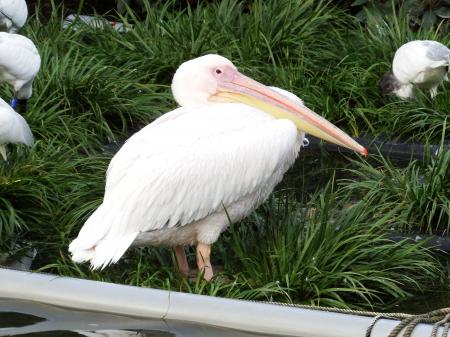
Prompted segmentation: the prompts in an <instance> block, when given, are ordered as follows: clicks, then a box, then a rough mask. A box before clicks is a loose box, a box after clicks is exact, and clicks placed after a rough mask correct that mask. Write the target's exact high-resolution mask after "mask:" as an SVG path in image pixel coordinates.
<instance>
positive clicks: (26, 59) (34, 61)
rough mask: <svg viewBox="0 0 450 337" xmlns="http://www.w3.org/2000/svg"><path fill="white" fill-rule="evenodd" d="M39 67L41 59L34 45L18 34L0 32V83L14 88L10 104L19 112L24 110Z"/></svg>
mask: <svg viewBox="0 0 450 337" xmlns="http://www.w3.org/2000/svg"><path fill="white" fill-rule="evenodd" d="M40 67H41V57H40V56H39V52H38V50H37V49H36V46H35V45H34V43H33V42H32V41H31V40H30V39H28V38H26V37H25V36H22V35H19V34H8V33H4V32H0V82H6V83H9V84H10V85H12V87H13V88H14V99H13V101H12V103H11V105H12V107H13V108H14V109H16V108H17V110H18V111H19V112H23V111H25V109H26V105H27V100H28V99H29V98H30V97H31V95H32V86H33V80H34V78H35V77H36V75H37V73H38V72H39V68H40Z"/></svg>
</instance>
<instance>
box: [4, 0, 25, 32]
mask: <svg viewBox="0 0 450 337" xmlns="http://www.w3.org/2000/svg"><path fill="white" fill-rule="evenodd" d="M27 16H28V8H27V3H26V2H25V0H0V27H1V28H2V30H5V31H7V32H8V33H16V32H17V31H18V30H19V29H20V28H22V26H23V25H24V24H25V21H27Z"/></svg>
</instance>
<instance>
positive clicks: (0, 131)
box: [0, 98, 33, 146]
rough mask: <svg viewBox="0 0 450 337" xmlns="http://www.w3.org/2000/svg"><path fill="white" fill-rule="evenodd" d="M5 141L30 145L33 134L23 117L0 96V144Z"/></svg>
mask: <svg viewBox="0 0 450 337" xmlns="http://www.w3.org/2000/svg"><path fill="white" fill-rule="evenodd" d="M7 143H22V144H26V145H29V146H31V145H32V144H33V134H32V133H31V130H30V127H29V126H28V124H27V122H26V121H25V119H24V118H23V117H22V116H21V115H19V114H18V113H17V112H15V111H14V110H13V108H11V107H10V106H9V105H8V103H6V102H5V101H4V100H2V99H1V98H0V145H2V144H7Z"/></svg>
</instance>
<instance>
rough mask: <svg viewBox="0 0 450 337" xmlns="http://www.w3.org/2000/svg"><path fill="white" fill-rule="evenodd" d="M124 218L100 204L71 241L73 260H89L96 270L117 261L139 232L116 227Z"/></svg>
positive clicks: (70, 249)
mask: <svg viewBox="0 0 450 337" xmlns="http://www.w3.org/2000/svg"><path fill="white" fill-rule="evenodd" d="M122 221H123V218H121V217H120V215H118V214H117V212H112V211H111V207H108V206H107V205H105V204H102V205H100V207H98V208H97V210H96V211H95V212H94V213H93V214H92V215H91V216H90V217H89V219H88V220H87V221H86V223H85V224H84V226H83V228H81V230H80V233H79V234H78V237H77V238H76V239H75V240H73V241H72V242H71V243H70V245H69V252H70V253H71V254H72V260H73V261H74V262H76V263H81V262H87V261H90V262H91V266H92V268H93V269H98V268H104V267H106V266H107V265H109V264H111V263H115V262H117V260H119V259H120V257H121V256H122V255H123V254H124V253H125V251H126V250H127V249H128V247H130V246H131V244H132V243H133V241H134V239H135V238H136V237H137V235H138V234H139V232H138V231H136V232H132V233H124V232H122V231H120V230H117V228H118V227H119V226H118V224H120V223H121V222H122Z"/></svg>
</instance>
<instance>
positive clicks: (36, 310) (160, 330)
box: [0, 299, 267, 337]
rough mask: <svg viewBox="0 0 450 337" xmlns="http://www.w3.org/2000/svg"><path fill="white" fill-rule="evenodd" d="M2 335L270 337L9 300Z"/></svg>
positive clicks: (3, 305) (1, 313)
mask: <svg viewBox="0 0 450 337" xmlns="http://www.w3.org/2000/svg"><path fill="white" fill-rule="evenodd" d="M149 305H151V304H149ZM0 336H20V337H25V336H26V337H63V336H64V337H75V336H86V337H194V336H195V337H212V336H214V337H263V336H265V337H267V336H266V335H260V334H252V333H246V332H241V331H237V330H233V329H224V328H218V327H211V326H205V325H196V324H191V323H186V322H179V321H169V320H162V319H139V318H132V317H124V316H118V315H110V314H103V313H97V312H88V311H76V310H68V309H64V308H59V307H54V306H50V305H44V304H39V303H36V302H28V301H16V300H8V299H0Z"/></svg>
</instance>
